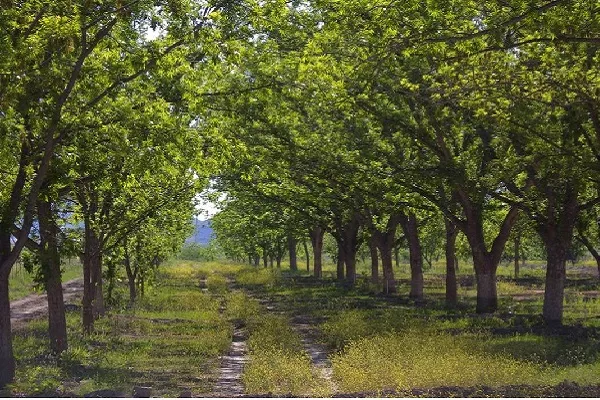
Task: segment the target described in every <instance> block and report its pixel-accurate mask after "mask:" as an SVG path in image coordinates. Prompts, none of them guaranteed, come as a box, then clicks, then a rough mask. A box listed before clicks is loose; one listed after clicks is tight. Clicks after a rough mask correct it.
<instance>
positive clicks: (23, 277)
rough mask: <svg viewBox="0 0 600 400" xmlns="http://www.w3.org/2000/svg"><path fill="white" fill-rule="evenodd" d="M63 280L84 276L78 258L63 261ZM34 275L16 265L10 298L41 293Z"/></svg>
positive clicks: (10, 286)
mask: <svg viewBox="0 0 600 400" xmlns="http://www.w3.org/2000/svg"><path fill="white" fill-rule="evenodd" d="M62 269H63V274H62V281H63V282H67V281H70V280H72V279H75V278H79V277H80V276H83V267H82V265H81V263H80V262H79V261H78V260H68V261H66V262H64V263H63V266H62ZM33 278H34V277H33V275H32V274H29V273H28V272H27V271H25V269H24V268H23V267H22V266H20V265H15V266H14V267H13V270H12V272H11V274H10V278H9V281H8V285H9V286H8V287H9V298H10V300H11V301H12V300H18V299H21V298H23V297H25V296H28V295H30V294H33V293H41V292H42V290H41V289H39V288H37V287H36V285H35V282H34V281H33Z"/></svg>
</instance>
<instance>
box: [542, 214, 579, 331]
mask: <svg viewBox="0 0 600 400" xmlns="http://www.w3.org/2000/svg"><path fill="white" fill-rule="evenodd" d="M563 219H564V220H563V221H562V222H563V226H562V227H561V228H562V229H561V228H558V227H556V225H555V226H552V225H550V226H546V227H544V228H545V229H544V230H541V231H540V236H541V237H542V241H543V242H544V247H545V249H546V255H547V259H546V288H545V290H544V307H543V317H544V322H545V323H546V324H547V325H549V326H555V325H560V324H562V317H563V301H564V296H565V279H566V272H567V270H566V264H567V255H568V249H569V246H570V243H571V234H572V231H573V225H574V224H575V219H576V218H573V220H572V221H565V220H566V219H569V218H568V217H563ZM565 225H566V226H565ZM569 225H571V226H569Z"/></svg>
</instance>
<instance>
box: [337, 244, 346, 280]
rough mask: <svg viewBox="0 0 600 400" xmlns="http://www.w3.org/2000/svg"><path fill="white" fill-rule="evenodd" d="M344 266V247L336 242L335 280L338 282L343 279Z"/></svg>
mask: <svg viewBox="0 0 600 400" xmlns="http://www.w3.org/2000/svg"><path fill="white" fill-rule="evenodd" d="M345 264H346V255H345V254H344V246H343V245H342V243H341V242H340V241H338V253H337V268H336V278H337V280H338V281H343V280H344V277H345V273H344V265H345Z"/></svg>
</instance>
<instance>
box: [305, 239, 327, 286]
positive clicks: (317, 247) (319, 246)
mask: <svg viewBox="0 0 600 400" xmlns="http://www.w3.org/2000/svg"><path fill="white" fill-rule="evenodd" d="M308 233H309V235H310V241H311V244H312V248H313V259H314V261H313V265H314V267H313V270H314V276H315V278H322V277H323V236H324V235H325V230H324V229H322V228H320V227H315V228H313V229H311V230H310V231H309V232H308Z"/></svg>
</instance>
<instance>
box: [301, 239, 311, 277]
mask: <svg viewBox="0 0 600 400" xmlns="http://www.w3.org/2000/svg"><path fill="white" fill-rule="evenodd" d="M302 246H303V247H304V255H305V256H306V272H310V256H309V255H308V246H307V245H306V240H303V241H302Z"/></svg>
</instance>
